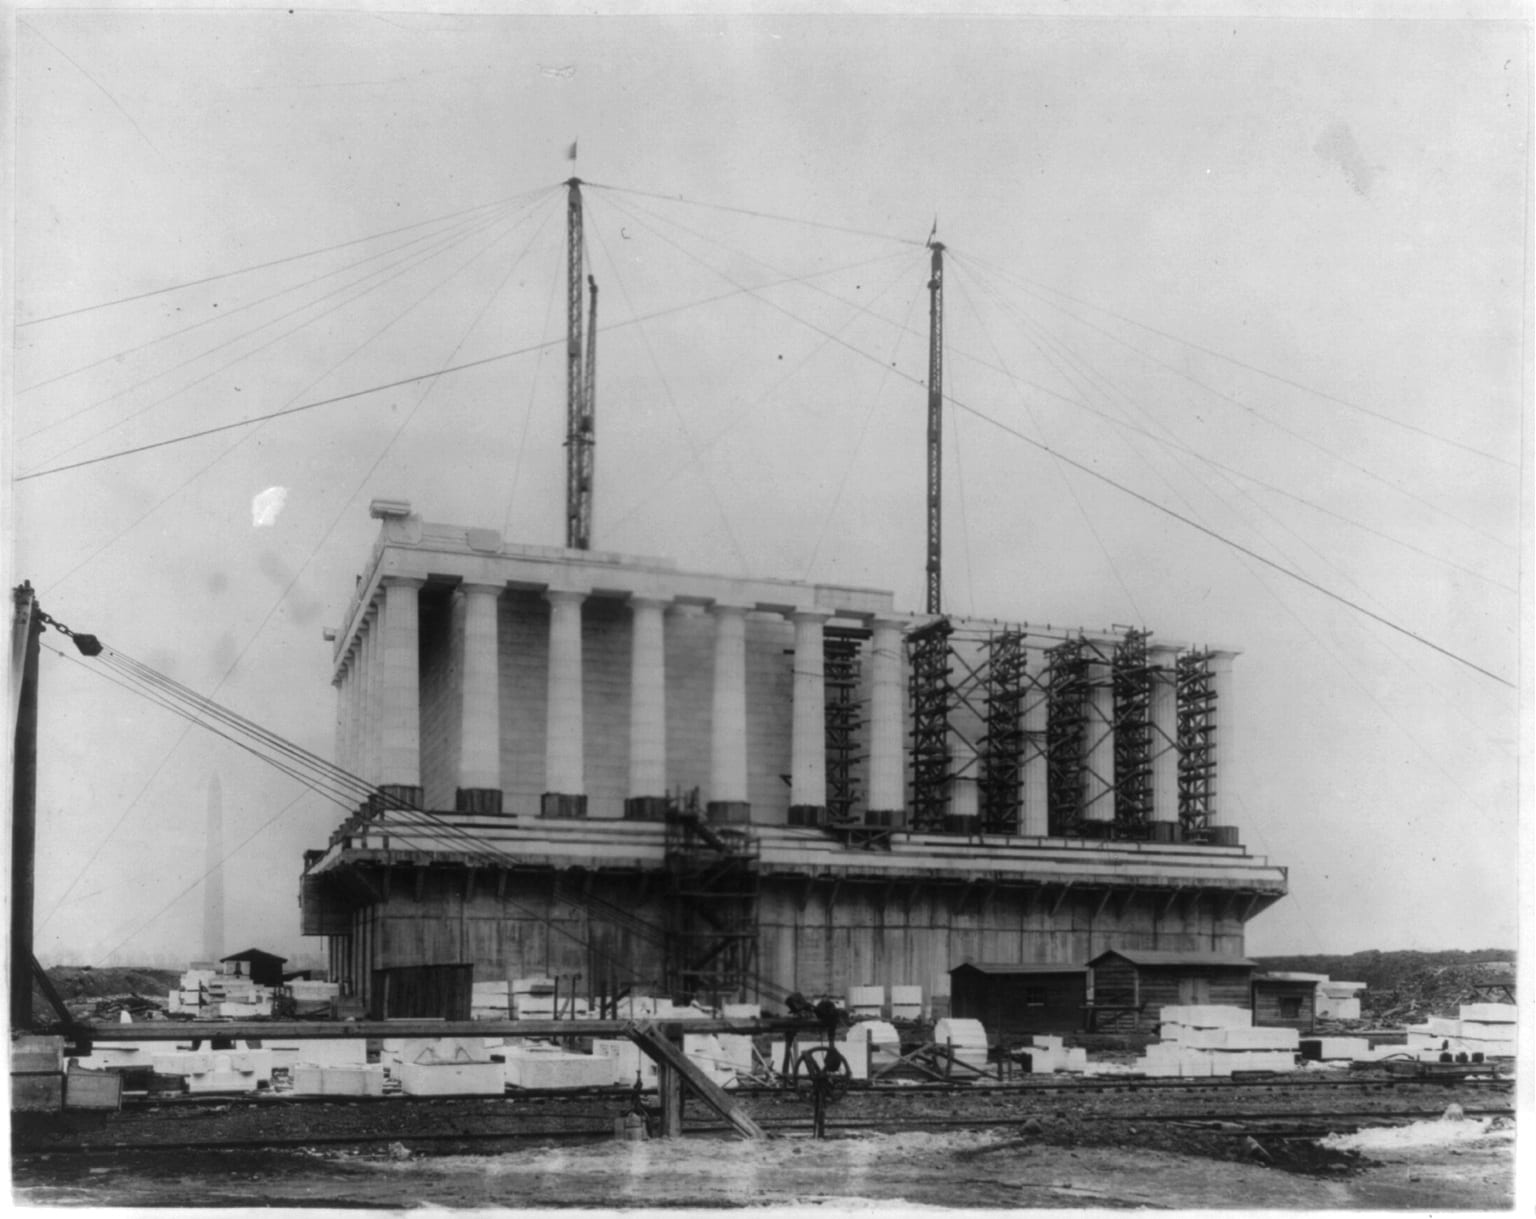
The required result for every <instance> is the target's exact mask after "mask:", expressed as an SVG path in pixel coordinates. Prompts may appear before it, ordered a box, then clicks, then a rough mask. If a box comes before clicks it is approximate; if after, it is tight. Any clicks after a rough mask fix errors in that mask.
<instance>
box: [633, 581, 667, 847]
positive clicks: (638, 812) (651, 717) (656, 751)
mask: <svg viewBox="0 0 1536 1219" xmlns="http://www.w3.org/2000/svg"><path fill="white" fill-rule="evenodd" d="M667 604H668V602H667V601H666V600H664V599H663V598H660V597H645V596H641V595H639V594H635V595H634V596H632V597H630V599H629V609H630V613H631V615H632V616H633V621H632V625H631V632H632V633H631V640H630V662H629V672H630V677H629V798H628V799H626V800H625V801H624V816H625V817H626V818H628V819H629V820H631V821H661V820H663V819H665V817H666V812H667V662H666V642H665V615H666V607H667Z"/></svg>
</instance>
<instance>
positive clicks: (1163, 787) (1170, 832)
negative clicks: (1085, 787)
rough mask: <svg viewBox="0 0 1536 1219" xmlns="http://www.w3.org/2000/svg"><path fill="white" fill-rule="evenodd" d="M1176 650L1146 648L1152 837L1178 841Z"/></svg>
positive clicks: (1163, 646) (1177, 653)
mask: <svg viewBox="0 0 1536 1219" xmlns="http://www.w3.org/2000/svg"><path fill="white" fill-rule="evenodd" d="M1178 657H1179V650H1178V648H1175V647H1169V646H1168V645H1167V644H1153V645H1152V646H1151V647H1149V648H1148V649H1147V663H1148V664H1149V665H1150V666H1151V667H1152V710H1151V717H1152V841H1153V842H1176V841H1178V837H1179V834H1178V825H1179V687H1178V671H1177V668H1176V665H1177V662H1178Z"/></svg>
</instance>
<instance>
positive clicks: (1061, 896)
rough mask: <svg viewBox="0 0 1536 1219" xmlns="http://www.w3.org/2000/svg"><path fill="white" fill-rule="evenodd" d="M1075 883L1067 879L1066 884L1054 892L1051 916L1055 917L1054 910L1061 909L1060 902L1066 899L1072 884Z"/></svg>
mask: <svg viewBox="0 0 1536 1219" xmlns="http://www.w3.org/2000/svg"><path fill="white" fill-rule="evenodd" d="M1075 883H1076V882H1075V881H1070V880H1069V881H1067V882H1066V884H1064V885H1062V886H1061V889H1060V891H1059V892H1058V893H1057V894H1056V900H1055V901H1054V902H1052V903H1051V917H1052V918H1055V917H1056V912H1057V911H1058V910H1060V909H1061V903H1062V902H1064V901H1066V900H1067V894H1068V893H1070V892H1072V886H1073V885H1074V884H1075Z"/></svg>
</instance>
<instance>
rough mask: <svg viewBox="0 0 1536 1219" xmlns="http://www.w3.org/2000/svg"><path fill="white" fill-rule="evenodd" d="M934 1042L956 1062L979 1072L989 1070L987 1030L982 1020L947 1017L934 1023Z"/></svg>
mask: <svg viewBox="0 0 1536 1219" xmlns="http://www.w3.org/2000/svg"><path fill="white" fill-rule="evenodd" d="M933 1040H934V1044H935V1045H938V1046H941V1047H943V1048H945V1049H947V1050H948V1051H949V1052H950V1053H951V1054H952V1055H954V1058H955V1061H956V1062H963V1063H965V1065H966V1066H969V1067H974V1068H976V1070H978V1071H985V1070H986V1069H987V1030H986V1029H984V1028H983V1027H982V1024H981V1021H980V1020H965V1019H960V1018H957V1017H952V1016H945V1017H944V1018H943V1019H941V1020H936V1021H934V1025H933Z"/></svg>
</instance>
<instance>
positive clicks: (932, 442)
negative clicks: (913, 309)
mask: <svg viewBox="0 0 1536 1219" xmlns="http://www.w3.org/2000/svg"><path fill="white" fill-rule="evenodd" d="M928 248H929V249H930V250H932V251H933V274H932V275H931V276H930V278H929V280H928V612H929V613H930V614H937V613H941V612H942V611H941V610H940V608H939V592H940V586H941V579H940V564H941V554H942V549H943V543H944V534H943V520H942V517H943V487H942V480H943V458H944V244H943V243H942V242H939V241H934V240H933V239H932V237H930V238H929V239H928Z"/></svg>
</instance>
